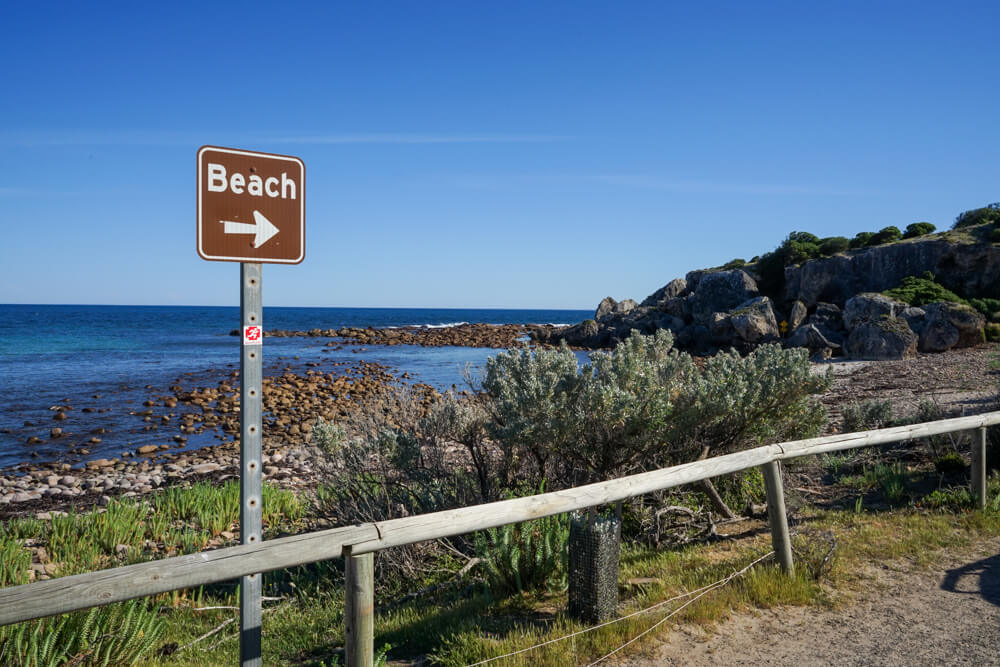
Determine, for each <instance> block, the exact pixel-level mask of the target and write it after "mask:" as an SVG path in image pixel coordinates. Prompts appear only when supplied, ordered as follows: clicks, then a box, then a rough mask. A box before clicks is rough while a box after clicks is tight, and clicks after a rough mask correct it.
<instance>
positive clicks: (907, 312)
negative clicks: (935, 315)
mask: <svg viewBox="0 0 1000 667" xmlns="http://www.w3.org/2000/svg"><path fill="white" fill-rule="evenodd" d="M899 316H900V317H902V318H903V319H904V320H906V323H907V324H909V325H910V329H912V330H913V333H915V334H917V335H918V336H919V335H920V334H921V332H923V330H924V324H925V323H926V320H927V311H925V310H924V309H923V308H918V307H916V306H907V307H906V308H903V310H902V311H901V312H900V313H899Z"/></svg>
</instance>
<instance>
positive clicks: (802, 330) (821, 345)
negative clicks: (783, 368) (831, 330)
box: [785, 324, 840, 354]
mask: <svg viewBox="0 0 1000 667" xmlns="http://www.w3.org/2000/svg"><path fill="white" fill-rule="evenodd" d="M785 345H787V346H788V347H804V348H807V349H808V350H809V351H810V352H817V351H821V350H830V353H831V354H834V353H839V352H840V345H839V344H837V343H834V342H833V341H831V340H829V339H827V337H826V336H824V335H823V333H822V332H821V331H820V330H819V329H817V328H816V325H815V324H803V325H802V326H800V327H799V328H798V329H796V330H795V332H794V333H793V334H792V335H791V336H789V337H788V338H787V339H785Z"/></svg>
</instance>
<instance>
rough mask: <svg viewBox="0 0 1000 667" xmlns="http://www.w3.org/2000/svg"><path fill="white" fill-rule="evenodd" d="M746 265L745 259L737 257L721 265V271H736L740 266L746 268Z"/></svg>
mask: <svg viewBox="0 0 1000 667" xmlns="http://www.w3.org/2000/svg"><path fill="white" fill-rule="evenodd" d="M746 264H747V261H746V260H745V259H742V258H740V257H737V258H736V259H731V260H729V261H728V262H726V263H725V264H723V265H722V269H723V270H725V271H728V270H729V269H738V268H740V267H742V266H746Z"/></svg>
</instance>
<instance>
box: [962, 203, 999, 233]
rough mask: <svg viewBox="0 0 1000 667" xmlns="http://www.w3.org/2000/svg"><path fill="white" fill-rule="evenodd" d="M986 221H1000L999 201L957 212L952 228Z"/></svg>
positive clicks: (970, 225)
mask: <svg viewBox="0 0 1000 667" xmlns="http://www.w3.org/2000/svg"><path fill="white" fill-rule="evenodd" d="M987 222H993V223H996V222H1000V202H995V203H993V204H987V205H986V206H983V207H982V208H974V209H971V210H969V211H963V212H961V213H959V214H958V217H956V218H955V224H954V225H952V229H961V228H962V227H972V226H973V225H981V224H984V223H987Z"/></svg>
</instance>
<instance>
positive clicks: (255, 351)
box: [240, 262, 264, 666]
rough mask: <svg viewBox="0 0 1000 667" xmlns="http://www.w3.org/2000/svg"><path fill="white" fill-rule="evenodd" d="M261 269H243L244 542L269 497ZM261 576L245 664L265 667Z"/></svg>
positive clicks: (246, 609) (246, 583) (253, 265)
mask: <svg viewBox="0 0 1000 667" xmlns="http://www.w3.org/2000/svg"><path fill="white" fill-rule="evenodd" d="M262 302H263V300H262V298H261V265H260V263H258V262H243V263H241V264H240V320H241V321H242V323H243V325H242V329H241V330H242V332H243V345H242V352H241V354H240V464H241V466H242V470H240V543H241V544H256V543H258V542H260V540H261V516H262V511H261V508H262V505H263V503H264V494H263V488H262V482H261V479H262V478H261V404H262V401H261V394H262V393H263V387H262V376H263V372H262V363H261V357H262V356H263V351H264V348H263V345H262V343H263V340H264V329H263V324H262V322H261V320H262V315H263V312H262V311H263V308H262ZM262 577H263V575H261V574H251V575H247V576H245V577H241V578H240V661H241V663H242V664H243V665H244V666H247V665H260V664H261V656H260V636H261V632H260V616H261V604H260V591H261V579H262Z"/></svg>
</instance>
